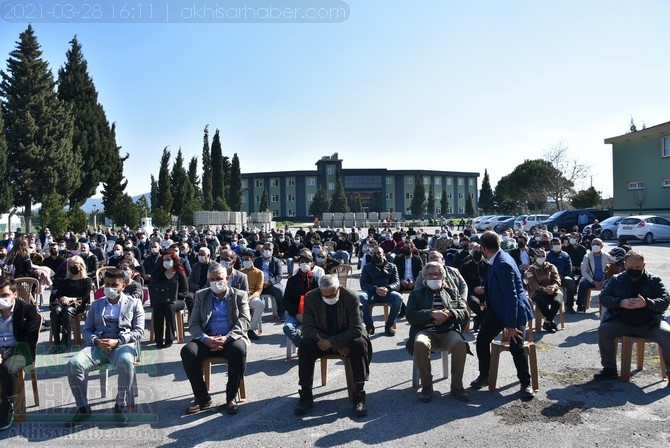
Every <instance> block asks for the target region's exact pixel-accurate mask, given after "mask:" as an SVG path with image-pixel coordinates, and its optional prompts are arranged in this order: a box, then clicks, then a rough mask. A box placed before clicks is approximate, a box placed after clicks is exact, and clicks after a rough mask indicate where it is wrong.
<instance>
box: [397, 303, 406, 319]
mask: <svg viewBox="0 0 670 448" xmlns="http://www.w3.org/2000/svg"><path fill="white" fill-rule="evenodd" d="M405 314H407V305H405V304H404V303H403V304H402V306H401V307H400V312H399V313H398V319H402V318H403V317H405Z"/></svg>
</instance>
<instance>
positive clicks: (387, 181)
mask: <svg viewBox="0 0 670 448" xmlns="http://www.w3.org/2000/svg"><path fill="white" fill-rule="evenodd" d="M386 185H393V177H392V176H386Z"/></svg>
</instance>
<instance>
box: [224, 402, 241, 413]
mask: <svg viewBox="0 0 670 448" xmlns="http://www.w3.org/2000/svg"><path fill="white" fill-rule="evenodd" d="M238 412H240V407H239V406H238V405H237V402H236V401H235V400H233V401H231V402H229V403H228V404H227V405H226V414H228V415H235V414H237V413H238Z"/></svg>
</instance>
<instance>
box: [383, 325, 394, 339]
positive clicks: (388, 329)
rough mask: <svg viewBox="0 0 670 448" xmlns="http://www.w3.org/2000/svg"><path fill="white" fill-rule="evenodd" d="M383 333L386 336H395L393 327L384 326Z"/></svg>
mask: <svg viewBox="0 0 670 448" xmlns="http://www.w3.org/2000/svg"><path fill="white" fill-rule="evenodd" d="M384 334H386V336H391V337H392V336H395V330H394V329H393V327H386V330H385V331H384Z"/></svg>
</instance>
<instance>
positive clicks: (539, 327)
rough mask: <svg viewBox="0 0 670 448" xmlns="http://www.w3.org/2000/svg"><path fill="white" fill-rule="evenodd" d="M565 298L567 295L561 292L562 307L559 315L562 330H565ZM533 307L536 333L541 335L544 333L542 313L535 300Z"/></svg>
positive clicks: (559, 309)
mask: <svg viewBox="0 0 670 448" xmlns="http://www.w3.org/2000/svg"><path fill="white" fill-rule="evenodd" d="M561 291H562V290H561ZM557 297H558V296H557ZM564 297H565V295H564V294H563V293H562V292H561V306H560V307H559V308H558V315H559V319H560V320H561V330H565V316H564V315H563V310H564V309H565V300H564V299H563V298H564ZM533 306H534V307H535V331H537V332H538V333H539V332H541V331H542V311H541V310H540V309H539V308H538V307H537V303H535V301H534V300H533Z"/></svg>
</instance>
